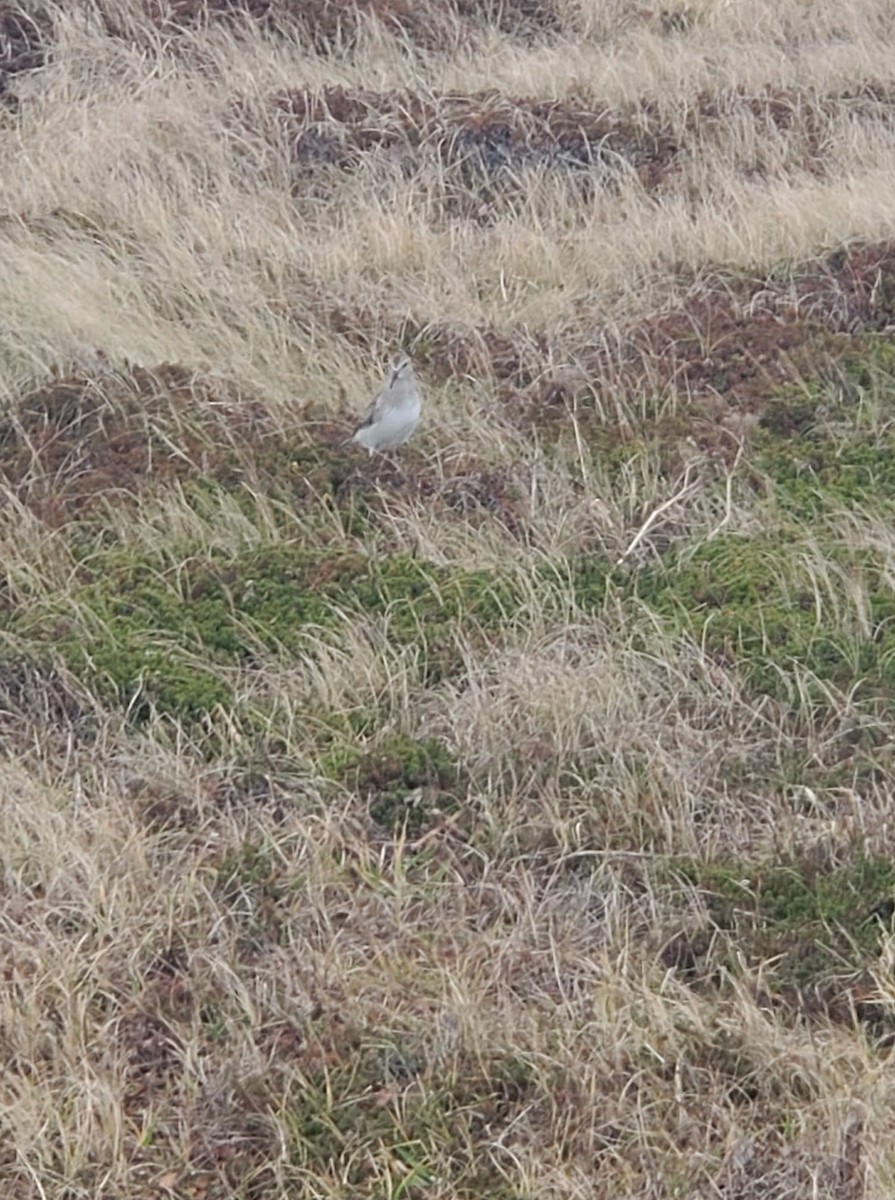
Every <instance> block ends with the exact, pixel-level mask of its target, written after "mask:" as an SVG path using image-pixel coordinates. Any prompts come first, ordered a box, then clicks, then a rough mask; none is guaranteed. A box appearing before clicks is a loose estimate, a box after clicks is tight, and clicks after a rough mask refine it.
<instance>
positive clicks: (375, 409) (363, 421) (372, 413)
mask: <svg viewBox="0 0 895 1200" xmlns="http://www.w3.org/2000/svg"><path fill="white" fill-rule="evenodd" d="M381 400H382V392H380V393H379V395H378V396H377V397H376V399H375V400H373V402H372V403H371V404H370V405H369V407H368V408H367V409H366V411H365V412H364V414H363V415H362V416H361V418H360V420H359V421H358V423H357V424H356V425H355V427H354V432H355V433H357V432H358V431H359V430H361V429H366V427H367V426H368V425H373V424H374V423H375V422H376V421H377V419H378V417H379V410H380V401H381Z"/></svg>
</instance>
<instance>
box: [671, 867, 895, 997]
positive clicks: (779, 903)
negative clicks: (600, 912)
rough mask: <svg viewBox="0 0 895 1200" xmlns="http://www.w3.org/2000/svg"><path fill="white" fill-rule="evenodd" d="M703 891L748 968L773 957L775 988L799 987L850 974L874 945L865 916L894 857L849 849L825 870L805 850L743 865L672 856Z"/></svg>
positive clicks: (881, 896)
mask: <svg viewBox="0 0 895 1200" xmlns="http://www.w3.org/2000/svg"><path fill="white" fill-rule="evenodd" d="M674 869H675V871H676V873H677V874H678V876H679V877H683V878H684V879H685V880H687V882H688V883H690V884H692V885H693V886H695V887H697V888H699V889H700V890H701V891H702V892H703V894H704V896H705V897H706V900H707V904H708V908H709V912H710V914H711V917H712V920H713V922H714V924H715V925H716V926H717V927H718V928H719V929H721V930H726V931H728V932H729V934H730V935H731V938H732V944H733V946H734V947H735V950H736V953H737V954H738V955H739V956H741V957H743V958H745V959H746V960H747V961H748V962H750V963H751V964H752V965H753V966H754V967H757V966H759V965H760V964H762V963H766V962H771V961H773V962H774V971H773V975H774V977H775V978H776V980H777V982H778V986H786V985H790V986H796V987H798V988H800V989H805V988H808V987H811V986H814V985H821V984H823V983H828V982H830V980H831V979H832V978H833V977H834V976H835V975H837V974H838V975H843V974H844V975H848V974H849V973H854V974H858V973H859V972H860V971H861V970H862V969H863V968H864V967H865V966H866V962H867V960H868V959H869V958H872V957H874V956H875V955H876V953H877V952H878V949H879V939H880V930H881V926H880V922H879V921H877V920H876V919H874V917H873V916H872V914H873V912H874V910H876V909H878V908H880V906H881V905H882V906H884V905H885V902H886V901H887V900H890V899H891V898H892V897H893V895H895V863H893V862H892V861H891V860H890V859H887V858H871V857H867V856H863V855H861V854H856V855H855V857H854V858H853V860H852V861H851V862H849V863H848V864H847V865H845V866H842V867H838V868H834V869H832V870H831V869H830V868H829V865H828V864H827V863H825V862H824V861H822V860H821V859H819V858H811V857H809V856H806V857H803V858H798V859H791V860H789V861H773V862H766V863H758V864H752V865H747V864H743V863H734V862H720V863H719V862H715V863H699V862H693V861H687V862H678V863H676V864H675V867H674Z"/></svg>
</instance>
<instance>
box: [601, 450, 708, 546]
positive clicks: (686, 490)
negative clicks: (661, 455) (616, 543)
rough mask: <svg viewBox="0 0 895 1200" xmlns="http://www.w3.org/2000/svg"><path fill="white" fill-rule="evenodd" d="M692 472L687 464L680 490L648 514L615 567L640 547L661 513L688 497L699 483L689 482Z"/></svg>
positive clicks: (696, 481)
mask: <svg viewBox="0 0 895 1200" xmlns="http://www.w3.org/2000/svg"><path fill="white" fill-rule="evenodd" d="M692 470H693V464H692V463H689V464H688V466H687V469H686V471H685V472H684V482H683V484H682V485H681V488H680V490H679V491H677V492H675V494H674V495H673V496H671V497H670V498H669V499H668V500H665V501H664V502H663V503H662V504H660V505H659V507H658V508H657V509H654V510H653V512H651V513H650V515H649V516H648V517H647V519H646V520H645V521H644V523H643V525H642V526H641V527H640V529H639V530H638V532H637V533H636V534H635V535H634V539H633V541H632V542H631V543H630V545H629V546H628V548H627V550H625V551H624V553H623V554H622V555H621V557H620V558H619V559H618V561H617V562H616V564H615V565H616V566H620V565H621V564H622V563H623V562H624V561H625V559H626V558H628V556H629V555H630V554H632V553H633V552H634V550H636V548H637V547H638V546H639V545H640V543H641V542H642V541H643V539H644V538H645V537H646V535H647V534H648V533H649V531H650V530H651V529H652V527H653V526H654V525H655V523H656V521H658V519H659V517H661V515H662V513H664V512H667V510H668V509H669V508H671V507H672V506H673V505H675V504H677V503H678V502H679V501H681V500H683V499H685V497H687V496H689V494H690V493H691V492H692V491H694V490H695V489H696V486H697V484H698V482H699V481H698V480H694V481H693V482H692V483H691V482H690V475H691V472H692Z"/></svg>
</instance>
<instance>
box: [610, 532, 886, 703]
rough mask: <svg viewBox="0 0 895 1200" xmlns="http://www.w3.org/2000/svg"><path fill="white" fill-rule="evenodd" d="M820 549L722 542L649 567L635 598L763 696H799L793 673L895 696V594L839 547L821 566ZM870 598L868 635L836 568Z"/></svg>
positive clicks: (769, 536)
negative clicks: (828, 567) (829, 566)
mask: <svg viewBox="0 0 895 1200" xmlns="http://www.w3.org/2000/svg"><path fill="white" fill-rule="evenodd" d="M816 553H817V552H816V550H812V549H810V548H809V547H807V546H806V544H805V542H804V541H802V540H801V539H800V537H799V534H798V532H797V531H796V532H793V533H790V534H787V533H785V532H783V531H778V532H769V533H766V534H756V535H755V536H753V537H744V536H739V535H734V534H729V535H726V536H721V537H718V538H716V539H714V540H713V541H711V542H707V543H705V544H704V545H703V546H701V547H700V548H699V549H698V550H697V551H696V553H695V554H693V555H692V556H689V557H687V558H681V559H678V560H676V561H675V560H670V561H669V562H667V563H664V564H662V565H660V566H658V567H655V568H649V569H647V570H644V571H643V572H641V573H640V575H638V576H637V577H636V579H635V580H634V583H633V587H634V589H635V592H636V595H637V598H638V599H639V600H641V601H642V602H644V603H645V604H647V605H648V606H649V608H651V609H652V610H653V611H654V612H656V613H658V614H659V615H661V616H662V617H664V618H665V619H666V620H667V621H668V623H669V625H670V626H671V627H672V628H674V629H676V630H682V631H686V632H688V633H690V634H691V635H693V636H695V637H696V639H697V640H698V641H700V642H701V644H703V645H705V646H706V647H707V648H708V649H710V650H711V651H712V652H713V653H716V654H719V655H721V656H723V657H726V658H727V659H728V660H729V661H731V662H736V663H737V664H738V666H739V667H740V668H741V670H742V672H743V674H744V677H745V678H746V679H747V681H748V682H749V683H750V684H751V685H752V686H753V687H754V688H756V690H758V691H761V692H764V693H767V694H770V695H774V696H777V697H778V698H781V699H791V698H792V692H793V689H792V675H793V669H794V667H800V668H803V669H804V670H805V671H807V672H810V673H811V674H813V675H814V676H816V677H817V679H818V680H819V681H821V683H831V684H834V685H836V686H839V687H842V688H844V689H850V688H852V686H853V685H854V684H855V683H858V682H859V683H861V684H862V688H863V690H864V691H865V692H866V691H868V690H870V691H873V692H874V693H877V694H882V695H884V696H889V697H893V698H895V653H893V652H895V635H893V630H892V614H893V611H895V597H893V594H892V591H891V589H890V587H889V585H888V583H887V582H886V581H885V579H884V578H883V575H882V573H881V572H880V571H879V570H877V569H876V568H875V567H874V565H873V563H872V562H870V561H869V560H867V559H866V557H865V558H864V559H863V560H862V558H861V557H860V556H858V555H856V554H852V553H850V552H849V551H847V549H844V548H843V547H841V546H833V545H831V546H830V547H829V548H828V549H827V551H825V556H826V557H827V558H828V559H829V561H831V562H832V563H833V567H834V571H833V572H832V573H831V574H830V575H827V574H825V573H824V571H822V570H820V569H819V568H818V567H816V566H815V564H814V561H813V559H814V558H815V557H816ZM836 568H839V569H841V570H842V571H843V572H844V573H845V574H846V576H851V577H853V578H855V580H856V581H857V583H858V585H859V586H858V590H859V591H861V590H863V591H864V592H865V593H866V595H867V597H868V608H869V610H870V613H871V615H872V616H873V623H872V625H871V627H870V629H869V631H868V629H867V628H866V626H865V624H864V619H863V614H860V613H859V612H858V611H857V610H856V608H855V607H854V604H853V603H852V602H851V601H850V600H849V598H848V596H847V594H846V591H845V589H843V588H842V587H841V586H840V584H839V582H838V576H837V575H836V573H835V569H836Z"/></svg>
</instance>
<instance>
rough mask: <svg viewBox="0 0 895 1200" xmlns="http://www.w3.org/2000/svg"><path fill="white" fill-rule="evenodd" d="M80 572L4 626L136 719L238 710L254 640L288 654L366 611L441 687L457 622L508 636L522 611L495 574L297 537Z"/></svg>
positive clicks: (119, 561)
mask: <svg viewBox="0 0 895 1200" xmlns="http://www.w3.org/2000/svg"><path fill="white" fill-rule="evenodd" d="M83 576H84V579H83V581H82V583H81V584H80V586H79V587H77V588H75V589H74V590H73V591H72V593H70V594H68V595H66V596H65V597H64V598H60V599H59V601H58V602H55V603H54V602H49V603H48V602H44V603H43V604H40V605H38V604H36V605H34V606H32V607H31V608H29V610H28V611H27V612H15V611H9V612H8V613H7V620H8V622H9V627H10V628H11V629H12V630H13V631H14V632H15V633H16V634H18V635H20V636H22V637H24V638H25V640H26V641H27V642H28V644H30V645H31V646H32V647H33V648H34V649H35V650H36V652H37V653H38V654H39V653H40V651H41V649H42V650H43V652H44V653H45V654H53V655H59V656H61V658H62V659H63V660H64V661H65V663H66V665H67V666H68V667H69V668H70V669H71V670H72V671H73V672H74V673H75V675H76V676H78V677H79V678H81V679H82V680H84V681H85V682H87V683H88V684H89V685H90V686H91V687H93V688H95V689H96V690H97V691H98V692H99V693H100V695H101V696H102V697H103V699H105V700H106V701H108V702H113V703H115V702H117V703H120V704H122V705H124V706H127V707H128V708H129V711H130V714H131V716H132V717H137V718H139V717H142V716H145V715H146V714H147V713H148V712H149V711H150V709H151V708H155V709H156V710H157V711H160V712H162V713H167V714H170V715H172V716H175V717H177V718H179V719H181V720H185V721H194V720H196V719H199V718H201V717H202V716H203V715H204V714H205V713H207V712H209V711H212V710H213V709H214V708H215V707H216V706H217V705H231V706H232V704H233V703H234V697H233V694H232V692H231V689H230V686H229V684H228V682H227V680H228V670H227V669H228V668H230V667H233V666H236V665H240V666H249V667H251V666H252V665H253V662H254V661H255V659H256V658H257V657H258V648H259V647H260V648H261V649H262V650H264V651H265V652H267V653H270V654H279V655H283V656H285V657H286V658H289V657H291V656H293V655H296V654H299V653H305V652H307V651H308V649H309V647H311V646H312V645H313V640H314V637H315V636H316V635H317V634H318V633H319V630H320V629H321V628H323V629H337V628H338V627H339V626H340V625H341V624H343V623H344V622H346V621H349V622H353V621H356V620H359V619H364V618H371V617H374V618H379V619H382V620H384V621H386V622H387V627H388V633H389V638H390V640H391V641H392V643H393V644H396V645H399V646H400V645H413V646H414V647H418V648H419V651H420V653H421V656H422V663H423V674H424V676H425V677H426V678H427V679H428V680H429V681H432V680H435V679H438V678H440V677H441V676H443V675H445V674H448V673H450V672H451V671H453V670H455V669H456V668H457V666H458V665H459V661H460V660H459V657H458V654H459V652H458V650H457V636H456V635H457V632H458V630H459V629H460V628H461V627H462V629H463V631H464V634H465V635H466V636H467V637H469V636H472V637H475V636H476V635H478V636H483V635H484V634H486V633H487V632H488V631H496V630H499V629H500V628H501V627H502V626H503V625H504V623H505V622H507V621H509V620H510V619H511V618H512V614H513V612H514V610H515V606H516V600H515V596H514V589H513V587H512V586H511V585H510V584H509V583H508V581H506V580H504V579H502V578H500V577H499V576H496V575H494V574H492V573H490V572H486V571H462V570H459V569H457V568H448V567H436V566H433V565H431V564H426V563H421V562H419V561H418V560H416V559H413V558H410V557H409V556H406V555H397V556H394V557H391V558H384V559H371V558H367V557H365V556H363V555H360V554H357V553H346V552H344V551H338V552H327V551H311V550H306V549H304V548H302V547H301V546H297V545H294V544H283V545H276V546H273V547H267V548H264V549H261V550H256V549H252V550H246V551H245V552H244V553H243V554H241V555H239V556H238V557H236V558H230V559H224V558H223V557H215V556H210V557H205V558H202V559H197V560H192V561H189V560H188V561H186V562H183V563H180V564H178V565H177V566H176V567H175V568H165V567H164V566H163V565H161V564H159V563H158V562H157V561H156V560H151V559H146V558H138V557H134V556H133V555H126V554H121V553H120V552H107V553H101V554H99V555H94V556H93V557H92V558H91V559H90V560H89V562H88V563H87V564H85V566H84V568H83ZM365 721H366V723H367V724H369V714H367V716H366V717H365Z"/></svg>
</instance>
